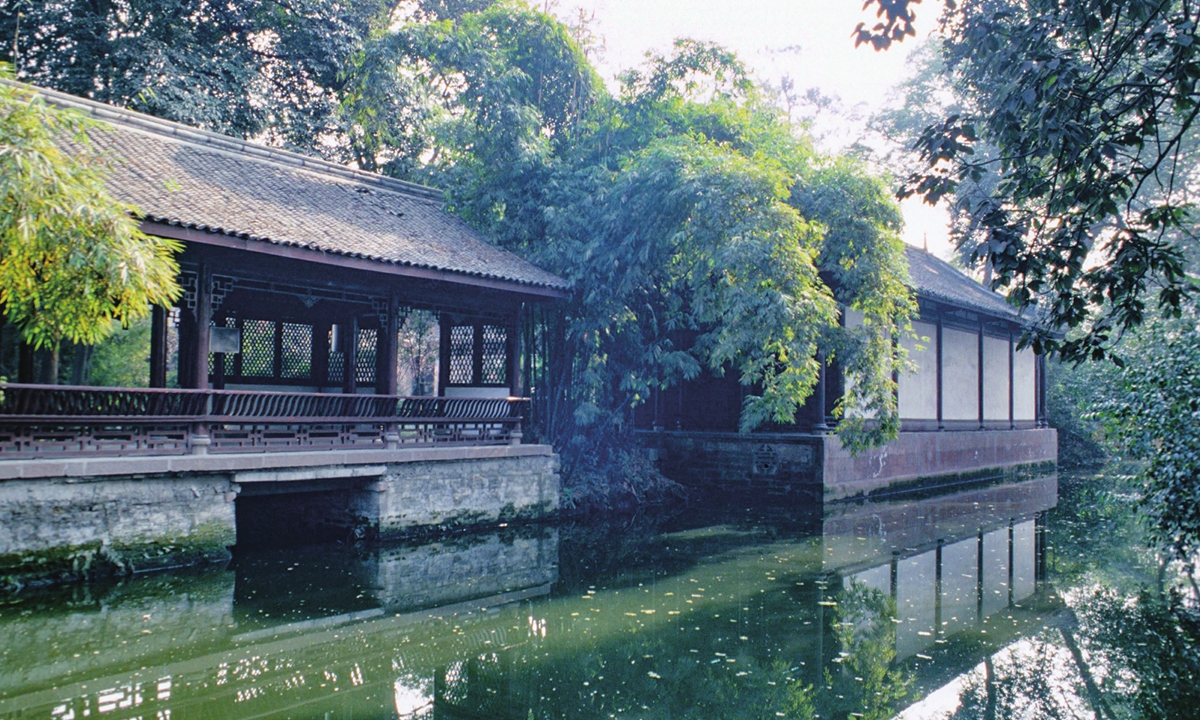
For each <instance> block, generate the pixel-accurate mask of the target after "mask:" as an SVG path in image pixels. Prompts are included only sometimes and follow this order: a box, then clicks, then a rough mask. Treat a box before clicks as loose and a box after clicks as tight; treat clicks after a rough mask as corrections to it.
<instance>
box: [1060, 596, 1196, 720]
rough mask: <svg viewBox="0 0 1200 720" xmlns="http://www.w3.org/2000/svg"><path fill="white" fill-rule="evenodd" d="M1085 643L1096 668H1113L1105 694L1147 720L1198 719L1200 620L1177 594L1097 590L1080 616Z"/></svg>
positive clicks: (1130, 713)
mask: <svg viewBox="0 0 1200 720" xmlns="http://www.w3.org/2000/svg"><path fill="white" fill-rule="evenodd" d="M1079 622H1080V629H1079V641H1080V644H1081V645H1082V646H1083V649H1084V651H1085V652H1088V653H1089V654H1091V655H1092V656H1093V658H1096V659H1093V660H1092V664H1093V666H1095V665H1098V664H1103V665H1106V666H1107V667H1108V672H1107V674H1106V678H1105V682H1104V683H1103V685H1102V689H1103V690H1104V691H1105V694H1106V696H1107V697H1108V698H1109V699H1110V701H1111V702H1112V703H1113V704H1114V705H1116V706H1123V707H1124V709H1125V711H1126V713H1122V714H1129V715H1131V716H1133V717H1142V718H1183V717H1195V714H1196V712H1197V708H1200V615H1198V614H1197V613H1196V612H1195V610H1194V609H1189V608H1187V607H1185V606H1184V605H1183V604H1182V602H1181V598H1180V597H1179V596H1178V595H1176V594H1174V593H1170V592H1168V593H1165V594H1160V593H1157V592H1153V593H1152V592H1147V591H1143V592H1141V593H1139V594H1137V595H1134V596H1122V595H1119V594H1117V593H1116V592H1114V591H1112V590H1108V589H1106V590H1100V591H1097V592H1096V593H1095V594H1094V595H1093V596H1092V597H1091V598H1089V599H1088V602H1087V604H1086V607H1085V608H1084V609H1083V610H1081V611H1080V613H1079Z"/></svg>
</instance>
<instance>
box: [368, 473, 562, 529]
mask: <svg viewBox="0 0 1200 720" xmlns="http://www.w3.org/2000/svg"><path fill="white" fill-rule="evenodd" d="M373 489H374V490H375V491H376V492H377V493H378V494H377V496H376V497H375V498H370V497H367V498H364V500H363V505H362V506H361V508H360V510H361V512H360V514H361V515H363V516H368V517H369V516H371V515H372V514H374V516H375V517H377V518H378V531H379V535H380V536H381V537H389V536H396V535H408V534H411V533H412V532H413V531H415V530H417V529H418V528H422V527H439V528H452V527H462V526H468V525H476V524H481V523H483V524H490V523H498V522H511V521H514V520H523V519H533V518H538V517H544V516H546V515H549V514H550V513H553V512H555V511H557V510H558V503H559V494H560V492H561V485H560V482H559V477H558V458H557V457H556V456H554V455H549V454H546V455H532V456H527V457H519V458H503V459H500V458H496V459H489V460H471V461H445V462H436V463H434V462H418V463H405V464H402V465H401V464H397V465H389V466H388V468H387V472H386V474H384V476H383V477H382V478H381V479H380V481H379V482H378V483H377V484H376V485H375V486H373Z"/></svg>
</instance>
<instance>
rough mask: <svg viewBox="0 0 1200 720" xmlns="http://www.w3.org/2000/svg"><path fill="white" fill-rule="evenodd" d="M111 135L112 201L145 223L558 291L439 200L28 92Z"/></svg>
mask: <svg viewBox="0 0 1200 720" xmlns="http://www.w3.org/2000/svg"><path fill="white" fill-rule="evenodd" d="M36 90H37V92H39V93H40V94H42V95H43V96H44V97H45V98H46V99H47V100H48V101H50V102H53V103H55V104H58V105H63V106H69V107H74V108H76V109H78V110H81V111H83V112H85V113H87V114H89V115H92V116H93V117H95V118H96V119H98V120H102V121H104V122H105V123H107V124H109V125H110V126H112V130H111V131H97V132H92V133H90V135H91V137H92V142H93V144H94V145H95V147H96V148H97V149H99V150H102V151H105V152H107V153H109V154H110V158H111V160H112V162H113V166H114V169H113V173H112V176H111V178H110V180H109V185H110V189H111V191H112V193H113V194H114V195H115V196H116V197H117V198H119V199H120V200H123V201H125V202H128V203H131V204H133V205H135V206H136V207H137V208H138V210H139V212H140V213H141V214H142V216H143V217H145V218H146V219H148V220H154V221H157V222H164V223H169V224H173V225H179V226H182V227H187V228H195V229H199V230H208V231H213V232H219V233H225V234H229V235H234V236H237V237H242V238H247V239H251V240H258V241H262V242H269V243H275V244H279V245H292V246H297V247H304V248H311V249H315V250H323V251H327V252H332V253H337V254H342V255H346V256H351V257H360V258H367V259H370V260H377V261H379V262H383V263H391V264H396V265H408V266H414V267H420V268H431V269H437V270H443V271H447V272H450V273H461V274H464V275H472V276H478V277H484V278H493V279H499V280H505V281H511V282H514V283H518V284H523V285H533V286H540V287H547V288H555V289H564V288H566V282H565V281H564V280H563V279H561V278H559V277H557V276H555V275H553V274H551V273H549V272H546V271H544V270H542V269H541V268H538V267H536V266H534V265H533V264H531V263H529V262H527V261H525V260H523V259H521V258H520V257H517V256H516V255H514V254H512V253H510V252H507V251H505V250H502V249H500V248H497V247H495V246H493V245H491V244H489V243H488V242H487V241H486V240H484V238H483V236H482V235H481V234H480V233H479V232H477V231H475V230H474V229H473V228H471V227H470V226H469V225H467V224H466V223H465V222H463V221H462V220H460V219H459V218H457V217H455V216H453V215H451V214H450V213H448V212H446V211H445V210H443V208H442V206H443V200H442V194H441V192H440V191H438V190H435V189H433V188H428V187H424V186H421V185H416V184H413V183H407V182H402V181H399V180H395V179H392V178H387V177H384V176H381V175H376V174H373V173H367V172H362V171H359V170H354V169H352V168H346V167H342V166H340V165H336V164H334V163H329V162H325V161H323V160H317V159H314V158H309V157H305V156H302V155H298V154H296V153H291V152H287V151H284V150H278V149H275V148H268V147H264V146H261V145H256V144H254V143H249V142H244V141H241V140H237V139H235V138H230V137H227V136H224V135H218V134H215V133H209V132H205V131H202V130H196V129H194V128H189V127H186V126H183V125H179V124H177V123H173V122H168V121H165V120H160V119H158V118H153V117H150V116H147V115H142V114H140V113H135V112H132V111H129V110H123V109H120V108H115V107H111V106H108V105H103V104H100V103H96V102H92V101H89V100H84V99H81V98H77V97H74V96H71V95H64V94H62V93H58V92H54V91H49V90H44V89H41V88H37V89H36Z"/></svg>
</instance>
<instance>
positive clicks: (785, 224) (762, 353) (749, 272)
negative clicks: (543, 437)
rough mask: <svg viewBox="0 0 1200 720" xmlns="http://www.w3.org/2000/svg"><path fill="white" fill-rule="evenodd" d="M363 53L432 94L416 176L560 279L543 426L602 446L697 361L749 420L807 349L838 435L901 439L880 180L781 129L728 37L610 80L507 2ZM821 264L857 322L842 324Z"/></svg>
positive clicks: (787, 418)
mask: <svg viewBox="0 0 1200 720" xmlns="http://www.w3.org/2000/svg"><path fill="white" fill-rule="evenodd" d="M373 51H374V52H379V53H385V52H390V53H392V57H393V58H394V62H395V63H396V64H397V65H398V66H400V67H403V68H406V70H405V74H406V75H408V76H411V77H419V78H421V79H422V81H423V82H424V83H425V84H426V85H427V87H428V88H430V90H429V91H427V92H426V94H425V96H426V97H428V98H430V99H431V100H432V101H433V102H435V104H436V107H435V108H433V109H431V110H430V111H429V113H428V117H430V118H432V119H433V120H432V126H433V127H432V129H431V131H430V133H429V136H430V138H431V139H432V146H431V150H430V152H431V158H432V161H431V162H429V164H428V165H426V166H425V167H424V168H423V169H419V170H417V171H415V172H416V173H418V176H421V175H423V176H424V177H426V178H428V179H430V180H432V181H433V182H434V183H435V184H438V185H441V186H443V187H445V188H447V191H448V196H449V199H450V202H451V207H452V208H453V209H454V210H455V211H456V212H459V213H460V214H462V215H463V216H464V217H466V218H467V219H469V220H470V221H471V222H472V223H474V224H475V225H476V226H478V227H480V228H482V229H485V230H486V231H488V232H489V234H491V235H492V236H493V237H495V238H497V240H498V241H499V242H500V243H501V244H503V245H504V246H506V247H508V248H510V249H512V250H515V251H517V252H520V253H522V254H525V255H526V256H527V257H530V258H531V259H533V260H535V261H536V262H539V263H540V264H542V265H543V266H545V267H547V268H549V269H551V270H553V271H555V272H557V273H559V274H561V275H563V276H564V277H565V278H567V279H568V280H569V281H570V282H571V283H572V285H573V287H574V288H575V297H574V298H573V301H572V302H570V303H568V304H567V305H566V306H565V307H564V308H563V311H562V314H561V316H559V317H558V318H557V319H554V320H553V322H555V323H558V327H557V329H554V330H550V331H547V332H545V333H543V334H542V335H541V336H540V338H539V340H540V341H541V342H543V343H553V344H554V346H555V347H556V348H557V350H556V351H555V352H553V353H549V354H548V355H547V356H546V358H544V359H543V360H540V361H539V364H538V365H537V366H536V367H535V368H532V369H535V370H537V371H539V372H540V373H541V374H540V375H539V378H540V381H539V393H540V394H541V397H542V398H543V399H544V398H545V396H546V393H547V391H549V392H550V393H551V394H554V393H560V394H561V403H560V404H561V407H562V408H563V411H562V412H558V411H556V412H554V413H546V414H547V415H549V414H552V415H553V417H555V418H556V420H555V422H554V423H552V425H553V429H551V430H550V434H551V438H549V439H552V440H554V441H555V442H556V443H557V444H559V445H560V447H562V446H563V445H564V444H570V443H582V445H581V446H580V447H581V448H586V449H585V450H580V453H579V454H580V455H581V456H588V457H596V456H601V455H603V454H604V452H605V449H604V448H606V447H618V446H620V445H621V443H619V442H613V437H612V433H617V434H620V433H623V432H625V431H627V430H628V423H629V417H628V411H629V409H630V408H631V407H633V406H636V405H637V404H639V403H641V402H644V401H645V400H646V399H647V398H648V397H649V396H650V393H651V391H653V390H654V389H663V388H667V387H670V386H672V385H674V384H676V383H679V382H681V381H683V380H685V379H689V378H694V377H696V376H697V375H698V374H699V373H700V372H701V371H702V370H705V369H707V370H708V371H709V372H711V373H714V374H717V375H721V374H725V373H733V374H734V375H735V376H736V377H738V379H739V380H740V381H741V382H742V383H744V384H745V385H747V386H749V388H750V390H751V392H750V393H749V398H748V400H747V403H746V405H745V408H744V410H743V414H742V427H743V429H751V428H754V427H756V426H759V425H761V424H763V423H767V422H781V423H789V422H792V421H793V419H794V417H795V414H796V411H797V409H798V407H799V406H800V405H801V404H802V403H803V402H804V400H805V399H806V398H807V397H808V396H809V395H810V394H811V392H812V389H813V387H814V386H815V383H816V381H817V374H818V369H819V365H818V362H817V356H818V352H819V351H824V352H826V354H827V355H829V356H835V355H836V357H837V359H838V362H839V363H840V364H841V366H842V367H843V368H845V369H846V370H847V372H848V374H849V375H851V377H853V378H854V382H852V383H851V384H850V385H849V387H850V388H851V389H852V395H853V397H852V398H850V399H849V400H848V401H847V402H846V403H845V404H844V405H843V407H842V409H841V410H842V412H843V414H844V415H845V416H846V421H845V422H844V423H843V425H842V432H843V438H844V440H845V441H846V442H847V443H848V444H850V445H852V446H854V447H861V446H862V445H865V444H877V443H879V442H882V441H884V440H886V439H887V438H889V437H891V436H893V435H894V433H895V432H896V430H897V427H898V421H897V414H896V408H895V393H894V381H893V379H892V378H893V371H894V370H896V369H897V368H898V367H899V366H900V363H901V362H902V360H901V358H900V356H899V354H898V353H897V351H896V349H895V348H894V347H893V344H892V343H891V342H890V340H889V338H890V337H894V336H895V335H896V334H897V333H900V332H903V331H904V329H905V327H906V326H907V323H908V318H909V315H910V314H911V312H912V311H913V310H914V307H913V304H912V299H911V297H910V296H909V292H908V289H907V287H906V286H905V285H904V282H903V280H904V273H905V269H904V265H903V260H902V252H901V246H900V244H899V238H898V235H897V229H898V226H899V215H898V213H897V212H896V209H895V206H894V204H893V203H892V201H891V200H890V199H888V198H887V197H886V193H885V192H884V186H883V185H882V184H881V183H880V182H879V181H878V180H875V179H873V178H871V177H869V176H868V175H867V174H866V173H865V172H863V171H862V169H861V168H860V167H857V166H855V165H853V163H849V162H848V161H838V160H835V159H833V158H826V157H822V156H820V155H818V154H817V153H815V152H814V151H813V149H812V147H811V145H810V144H809V143H808V142H807V141H806V140H805V139H804V138H802V137H799V136H797V135H795V134H794V132H793V129H792V128H791V126H790V124H789V123H788V122H787V120H786V118H785V117H784V116H783V114H782V113H781V112H780V111H779V110H778V109H776V108H774V107H772V106H771V105H769V104H768V103H767V102H766V100H765V98H764V97H763V95H762V94H761V93H760V91H759V90H758V88H757V87H756V86H755V84H754V83H753V82H752V81H751V79H750V78H749V76H748V75H747V73H746V72H745V69H744V68H743V67H742V66H741V64H740V62H738V61H737V58H736V56H734V55H733V54H732V53H730V52H729V51H727V50H725V49H723V48H720V47H717V46H714V45H711V44H707V43H699V42H694V41H679V42H677V44H676V47H675V49H674V52H673V53H672V54H670V55H666V56H655V57H652V58H650V60H649V61H648V62H647V63H646V65H645V66H643V67H642V68H639V69H636V70H633V71H630V72H628V73H626V74H625V75H624V76H623V77H622V88H621V91H620V93H619V94H618V95H617V96H615V97H613V96H610V95H609V94H608V93H607V92H606V91H605V90H604V87H603V85H602V84H601V83H600V82H599V80H598V78H597V76H596V74H595V71H594V70H592V68H591V67H590V65H589V64H588V62H587V59H586V57H585V55H584V54H583V52H582V51H581V50H580V49H579V48H578V46H577V45H576V44H575V42H574V40H573V38H572V37H571V35H570V33H569V32H568V31H567V29H566V28H564V27H563V26H562V25H561V24H559V23H558V22H557V21H555V20H554V19H553V18H550V17H549V16H546V15H544V14H542V13H539V12H536V11H533V10H531V9H529V8H528V7H525V6H523V5H519V4H505V3H501V4H495V5H492V6H490V7H488V8H486V9H484V10H482V11H478V12H466V13H463V14H460V15H457V16H456V17H455V18H454V19H453V20H452V21H450V22H440V23H432V24H430V23H426V22H415V23H412V24H409V25H405V26H402V27H400V28H398V30H397V32H396V33H395V35H394V36H392V37H391V38H389V39H388V41H387V44H386V45H381V46H378V47H377V48H375V49H374V50H373ZM855 267H857V270H855V269H854V268H855ZM834 280H836V283H835V284H836V286H837V287H838V293H839V296H838V297H837V298H836V300H840V301H842V302H843V303H845V304H846V305H848V306H851V307H854V308H855V309H858V310H861V311H863V312H864V313H865V314H866V316H867V318H868V321H867V322H866V323H865V324H864V325H863V326H862V327H860V328H856V329H853V330H851V331H846V330H844V329H843V328H841V327H840V326H839V324H838V321H837V315H838V309H837V304H836V301H835V297H834V291H833V289H832V288H831V286H830V284H829V282H833V281H834ZM534 344H535V345H536V344H537V341H536V340H535V342H534ZM551 356H553V358H557V359H555V360H551V359H550V358H551ZM547 385H550V386H551V387H547ZM568 396H569V397H568ZM858 411H861V412H858ZM856 412H858V415H857V416H856ZM868 416H870V419H869V420H868ZM570 468H571V465H570V464H569V463H568V464H567V469H568V470H569V469H570Z"/></svg>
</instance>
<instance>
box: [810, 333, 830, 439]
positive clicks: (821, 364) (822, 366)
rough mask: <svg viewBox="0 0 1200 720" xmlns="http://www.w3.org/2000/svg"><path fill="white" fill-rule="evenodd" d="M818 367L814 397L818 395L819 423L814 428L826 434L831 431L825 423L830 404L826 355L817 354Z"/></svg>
mask: <svg viewBox="0 0 1200 720" xmlns="http://www.w3.org/2000/svg"><path fill="white" fill-rule="evenodd" d="M817 365H818V370H817V388H816V391H815V392H814V395H816V398H815V400H816V404H817V423H816V425H815V426H814V429H815V430H818V431H820V432H826V431H827V430H829V423H827V422H825V415H826V412H825V407H826V404H827V403H828V402H829V400H828V398H827V395H828V388H827V387H826V383H827V382H828V377H827V376H828V374H829V366H828V365H827V364H826V362H825V353H823V352H818V353H817Z"/></svg>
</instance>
